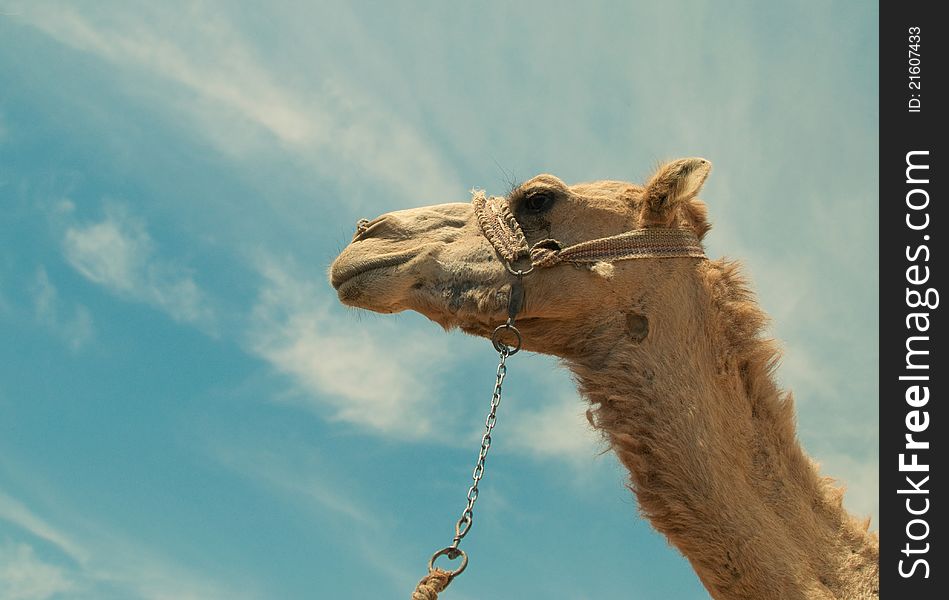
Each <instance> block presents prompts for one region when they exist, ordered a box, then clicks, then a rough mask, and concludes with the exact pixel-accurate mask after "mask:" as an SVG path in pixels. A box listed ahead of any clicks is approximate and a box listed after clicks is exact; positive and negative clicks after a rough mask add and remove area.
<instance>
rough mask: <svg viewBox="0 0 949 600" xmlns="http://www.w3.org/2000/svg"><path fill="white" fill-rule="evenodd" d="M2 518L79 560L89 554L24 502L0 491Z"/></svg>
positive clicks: (83, 559)
mask: <svg viewBox="0 0 949 600" xmlns="http://www.w3.org/2000/svg"><path fill="white" fill-rule="evenodd" d="M0 519H3V520H4V521H7V522H9V523H12V524H13V525H16V526H17V527H19V528H20V529H22V530H24V531H26V532H29V533H30V535H32V536H34V537H37V538H39V539H41V540H44V541H46V542H49V543H50V544H52V545H53V546H55V547H57V548H59V549H60V550H61V551H62V552H64V553H65V554H66V555H68V556H69V557H71V558H72V559H73V560H75V561H77V562H84V561H85V560H87V558H88V555H87V553H86V551H85V550H84V549H83V548H82V547H80V545H79V544H77V543H75V542H74V541H73V540H72V539H70V536H68V535H66V534H64V533H63V532H61V531H59V530H58V529H57V528H56V527H53V526H52V525H50V524H49V523H48V522H47V521H46V520H45V519H42V518H40V517H39V516H37V515H36V514H35V513H34V512H33V511H31V510H30V509H29V508H27V507H26V506H24V505H23V503H22V502H20V501H19V500H17V499H16V498H13V497H12V496H9V495H7V494H5V493H3V492H2V491H0Z"/></svg>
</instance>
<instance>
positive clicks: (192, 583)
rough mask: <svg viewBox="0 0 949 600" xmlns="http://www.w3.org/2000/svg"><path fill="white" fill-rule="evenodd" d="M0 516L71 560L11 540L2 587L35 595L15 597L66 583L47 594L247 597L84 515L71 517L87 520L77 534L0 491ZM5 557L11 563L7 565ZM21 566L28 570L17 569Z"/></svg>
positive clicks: (0, 570)
mask: <svg viewBox="0 0 949 600" xmlns="http://www.w3.org/2000/svg"><path fill="white" fill-rule="evenodd" d="M59 512H60V513H62V511H59ZM0 520H2V521H7V522H8V523H11V524H13V525H14V526H16V527H17V528H18V529H20V530H21V532H22V533H24V534H26V535H28V536H31V537H32V538H34V539H36V540H42V541H44V542H47V543H49V544H51V545H52V546H53V547H55V548H56V549H57V550H59V551H61V552H62V553H64V554H65V555H66V556H68V557H69V558H70V559H71V561H72V563H73V564H71V565H68V566H66V565H64V566H61V567H54V566H51V565H47V564H45V563H41V562H38V561H37V560H36V559H35V555H34V553H33V552H32V549H31V548H32V547H31V546H29V545H24V544H15V545H13V546H12V550H11V549H10V548H9V547H7V548H6V549H5V548H4V546H0V592H4V586H5V585H8V586H16V587H11V588H10V589H14V590H20V591H22V592H23V593H26V592H29V593H31V594H34V595H26V596H19V597H20V598H23V599H24V600H26V599H27V598H29V599H34V598H36V599H39V598H46V597H49V596H42V595H39V594H40V593H41V592H43V591H44V590H50V589H52V588H54V587H58V588H63V587H64V586H68V589H58V590H56V591H52V592H50V594H54V593H57V592H59V591H68V590H72V589H79V588H81V589H83V590H87V589H88V590H90V594H89V597H97V596H98V595H99V594H96V593H95V590H96V589H107V590H113V591H114V590H116V589H117V590H119V591H121V595H122V597H129V598H143V599H146V600H172V599H176V600H177V599H183V600H192V599H193V600H216V599H221V600H223V599H229V598H247V597H250V593H249V592H247V591H246V590H244V591H238V590H237V589H235V588H234V587H233V586H232V585H230V584H228V585H225V584H222V583H219V582H217V581H215V580H212V579H211V578H209V577H207V576H206V575H204V574H200V573H196V572H194V571H192V570H191V569H189V568H187V567H184V566H182V565H179V564H177V563H174V562H171V561H169V560H167V559H165V558H163V557H161V556H157V555H156V554H155V553H154V552H153V551H152V550H151V549H150V548H147V547H144V546H142V545H141V544H139V543H137V542H134V541H130V540H127V539H124V538H123V537H122V536H118V535H115V534H111V533H109V532H106V531H103V530H98V529H94V528H90V524H89V522H88V520H86V519H84V518H79V519H75V518H74V519H71V521H72V522H75V523H83V524H84V525H85V528H84V530H83V531H82V533H81V534H80V533H77V532H72V533H69V532H66V531H63V530H62V529H61V528H58V527H56V526H54V525H52V524H51V523H50V522H49V521H48V520H47V519H45V518H43V517H41V516H39V515H38V514H36V513H35V512H34V511H33V510H32V509H30V508H28V507H27V506H26V505H24V504H23V503H22V502H20V501H19V500H17V499H16V498H13V497H12V496H9V495H7V494H5V493H3V492H0ZM80 539H81V541H79V540H80ZM24 548H27V549H24ZM4 553H6V556H4ZM7 561H9V562H11V563H12V565H13V566H9V567H5V566H4V565H5V562H7ZM23 566H25V567H26V568H27V569H29V570H28V571H26V572H23V571H20V570H19V569H20V568H21V567H23ZM9 570H12V572H13V575H12V578H10V580H9V581H5V580H4V579H5V578H6V577H7V571H9ZM0 596H2V597H3V598H5V599H6V598H9V597H10V596H8V595H6V594H5V593H0ZM13 597H14V598H16V597H17V596H13Z"/></svg>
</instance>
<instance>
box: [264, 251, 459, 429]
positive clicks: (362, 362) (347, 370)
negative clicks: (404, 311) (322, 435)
mask: <svg viewBox="0 0 949 600" xmlns="http://www.w3.org/2000/svg"><path fill="white" fill-rule="evenodd" d="M262 275H263V277H264V278H265V285H264V287H263V288H262V290H261V292H260V296H259V298H258V302H257V304H256V306H255V307H254V310H253V317H252V319H253V327H252V329H251V332H250V335H249V346H250V349H251V350H252V351H253V352H254V353H255V354H257V355H258V356H260V357H262V358H263V359H265V360H266V361H267V362H269V363H270V364H271V365H272V366H273V367H274V368H276V369H277V371H279V372H281V373H283V374H285V375H288V376H290V377H292V378H293V380H294V382H295V383H296V384H297V385H298V386H299V388H300V389H301V390H302V391H303V392H304V393H305V395H306V402H307V403H311V404H312V405H313V406H314V407H315V408H328V409H329V410H330V411H331V415H332V418H334V419H338V420H341V421H345V422H348V423H352V424H355V425H357V426H359V427H361V428H364V429H368V430H371V431H376V432H381V433H386V434H398V435H399V436H401V437H403V438H422V437H431V436H436V435H437V434H438V432H437V431H435V430H434V427H433V426H434V423H435V421H436V417H437V413H438V411H439V407H438V406H437V404H436V401H435V395H434V394H433V391H434V390H433V388H432V385H431V383H430V382H431V380H432V378H433V377H432V376H433V369H434V368H435V367H433V365H442V366H444V357H445V356H447V355H448V353H447V352H446V351H445V350H446V347H445V343H444V342H443V341H442V340H441V339H438V338H436V339H434V340H433V339H432V338H429V337H426V336H422V335H419V334H417V333H413V332H405V331H399V330H394V329H393V328H392V324H391V323H390V322H386V321H381V320H380V321H374V322H373V324H374V325H375V326H376V327H374V329H375V330H370V328H368V327H365V326H364V325H358V326H357V325H355V324H353V323H352V322H347V321H343V320H340V319H339V318H338V316H336V315H334V313H332V312H331V311H330V310H329V308H328V307H327V306H326V305H325V304H324V303H323V302H321V301H320V300H319V298H320V297H321V296H322V294H321V292H320V291H318V290H317V289H315V287H314V286H313V284H311V283H307V282H305V281H301V280H300V279H298V278H296V277H294V276H293V275H291V274H290V273H289V272H288V271H287V270H285V269H283V268H281V267H279V266H277V265H275V264H273V263H269V264H264V265H263V266H262ZM320 283H321V284H323V285H325V283H323V282H322V281H320Z"/></svg>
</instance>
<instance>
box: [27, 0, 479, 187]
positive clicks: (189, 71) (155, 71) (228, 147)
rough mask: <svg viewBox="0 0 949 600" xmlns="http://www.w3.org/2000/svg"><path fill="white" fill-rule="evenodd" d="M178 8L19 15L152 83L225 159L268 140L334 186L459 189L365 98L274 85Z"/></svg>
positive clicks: (404, 129) (205, 22)
mask: <svg viewBox="0 0 949 600" xmlns="http://www.w3.org/2000/svg"><path fill="white" fill-rule="evenodd" d="M180 11H181V12H186V13H191V14H190V18H185V19H175V20H174V23H173V26H168V27H164V26H163V25H162V24H161V19H160V18H154V19H145V18H142V17H141V16H139V15H137V14H133V13H124V12H122V11H116V13H115V14H110V15H108V16H107V17H105V18H101V15H100V18H93V17H90V16H87V15H85V14H79V13H78V12H76V11H75V10H74V9H73V8H72V7H71V5H69V4H61V5H56V6H45V7H31V11H30V14H28V15H26V16H25V17H24V18H25V20H26V21H27V22H29V23H30V24H32V25H33V27H35V28H36V29H38V30H40V31H42V32H43V33H45V34H46V35H48V36H50V37H52V38H53V39H55V40H57V41H59V42H60V43H62V44H65V45H67V46H70V47H72V48H75V49H77V50H79V51H82V52H87V53H90V54H93V55H95V56H97V57H98V58H100V59H102V60H104V61H106V62H108V63H110V64H114V65H118V66H120V67H123V68H125V69H127V71H126V74H131V75H132V76H133V77H144V78H145V85H144V86H143V85H142V83H141V82H140V81H136V82H135V84H134V89H135V90H136V93H138V94H141V93H142V91H143V88H146V89H155V88H159V89H160V91H158V92H157V93H155V98H156V100H157V101H159V102H160V103H162V105H163V107H171V108H173V109H174V110H178V111H182V112H183V113H185V114H186V115H187V116H188V117H190V118H191V119H192V120H193V122H194V123H195V125H196V126H197V128H196V129H197V131H198V132H199V133H200V134H202V135H204V136H205V137H206V138H207V139H208V140H210V141H211V142H212V143H214V144H215V145H216V146H217V148H218V150H219V151H221V152H222V153H225V154H227V155H237V156H242V155H245V154H248V153H253V152H254V151H256V150H257V149H266V150H268V151H272V150H273V149H274V148H273V142H274V141H276V142H277V143H278V145H279V146H280V147H281V149H283V150H287V151H290V152H291V153H293V154H295V155H297V156H299V157H302V158H303V160H304V162H305V163H306V168H307V169H317V170H318V171H320V172H322V173H324V174H325V175H327V176H330V177H332V178H334V179H336V180H338V181H340V182H343V183H345V182H348V183H361V182H364V181H365V180H366V179H367V178H369V179H372V180H374V181H376V182H377V183H379V184H381V185H383V186H385V187H387V188H389V189H391V190H392V191H393V192H394V193H396V194H398V195H400V196H401V197H403V198H408V199H414V198H416V197H417V194H418V190H419V189H424V190H425V193H426V194H431V195H432V196H433V197H449V196H450V195H453V194H457V193H458V191H459V190H462V189H465V186H463V185H461V184H460V183H458V182H457V181H456V180H455V177H454V176H453V175H451V174H450V173H449V171H448V169H447V167H446V166H445V165H444V164H443V162H442V160H441V159H440V157H439V155H438V153H437V152H435V150H434V149H433V148H432V147H431V146H430V144H429V142H428V141H427V140H426V139H425V138H424V137H422V136H421V135H420V134H419V133H418V132H417V131H416V130H415V129H414V128H413V127H412V126H411V125H410V124H406V123H404V122H403V121H402V119H400V118H398V117H397V116H396V115H394V114H391V113H390V112H389V111H387V110H386V109H385V108H383V106H382V105H380V104H379V103H378V102H374V101H373V100H372V97H371V96H366V95H363V94H360V93H358V92H356V91H355V90H354V89H351V88H349V87H347V86H346V84H345V82H343V81H341V80H340V79H339V78H338V77H330V76H327V75H324V76H322V77H321V76H320V75H319V74H314V75H315V77H311V78H310V79H311V80H313V79H315V80H316V81H317V84H316V85H315V86H312V87H311V89H308V90H300V89H294V88H291V87H289V86H287V85H281V84H280V83H279V82H278V81H277V80H276V79H275V77H274V76H273V75H272V74H271V69H268V68H266V67H265V66H264V65H263V64H261V62H260V60H259V59H258V57H257V56H255V53H254V51H253V49H252V47H251V45H249V44H248V43H247V42H246V40H244V39H243V38H242V37H241V35H240V34H239V32H237V31H236V30H235V29H234V28H233V27H231V25H230V24H229V23H228V22H227V21H226V19H225V18H224V17H223V15H222V14H221V12H222V11H215V10H213V9H208V8H206V7H201V6H195V5H192V6H189V7H180ZM153 16H154V15H153ZM168 84H171V88H169V86H168Z"/></svg>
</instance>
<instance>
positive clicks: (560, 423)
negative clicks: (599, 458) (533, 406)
mask: <svg viewBox="0 0 949 600" xmlns="http://www.w3.org/2000/svg"><path fill="white" fill-rule="evenodd" d="M586 409H587V405H586V403H585V402H584V401H582V400H580V399H579V398H578V397H577V396H572V397H571V396H565V397H563V398H561V399H560V400H558V401H554V402H553V403H552V404H550V405H549V406H545V407H542V408H540V409H539V410H536V411H527V412H522V411H516V412H515V411H514V410H512V411H511V412H512V413H513V414H512V415H511V419H510V420H511V425H510V429H511V431H510V432H509V433H508V434H506V435H508V436H509V437H510V440H511V445H512V446H514V447H516V448H520V449H523V450H526V451H528V452H529V453H530V454H531V455H533V456H535V457H538V458H552V459H561V460H566V461H569V462H572V463H575V464H589V463H590V462H591V461H592V460H593V458H594V457H595V456H596V455H597V453H598V452H600V451H602V448H603V444H602V442H601V439H600V434H599V433H597V432H596V431H595V430H594V429H593V427H592V426H591V425H590V423H589V422H588V421H587V418H586Z"/></svg>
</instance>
